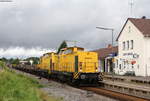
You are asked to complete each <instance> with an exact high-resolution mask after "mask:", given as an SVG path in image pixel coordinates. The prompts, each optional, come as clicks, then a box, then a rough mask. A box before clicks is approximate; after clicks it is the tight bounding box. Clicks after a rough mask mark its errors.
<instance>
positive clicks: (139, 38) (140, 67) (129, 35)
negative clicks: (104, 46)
mask: <svg viewBox="0 0 150 101" xmlns="http://www.w3.org/2000/svg"><path fill="white" fill-rule="evenodd" d="M129 26H130V31H129ZM128 40H129V41H130V40H133V41H134V47H133V49H129V50H128V49H127V48H126V49H125V50H123V42H124V41H125V42H126V46H127V41H128ZM145 42H147V44H145ZM118 45H119V54H118V57H116V59H118V61H119V63H118V66H117V67H116V68H115V72H116V73H117V74H118V73H119V74H121V75H122V74H124V73H126V72H127V71H134V72H135V74H136V75H137V76H146V74H147V75H150V72H149V73H146V71H147V70H149V71H150V53H148V52H150V38H147V40H146V39H145V38H144V36H143V34H142V33H141V32H140V31H139V30H138V29H137V28H136V27H135V26H134V25H133V24H132V22H131V21H129V20H128V22H127V24H126V26H125V27H124V29H123V31H122V34H121V36H120V37H119V39H118ZM130 47H131V42H130ZM147 48H148V49H147ZM146 51H147V52H146ZM128 53H132V54H137V55H139V57H138V58H133V55H129V54H128ZM124 61H128V63H126V65H125V68H124ZM131 61H136V63H135V64H134V65H133V66H134V68H132V64H131ZM119 64H121V69H120V68H119ZM146 64H147V68H145V65H146Z"/></svg>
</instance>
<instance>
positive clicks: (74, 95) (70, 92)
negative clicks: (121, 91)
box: [17, 71, 118, 101]
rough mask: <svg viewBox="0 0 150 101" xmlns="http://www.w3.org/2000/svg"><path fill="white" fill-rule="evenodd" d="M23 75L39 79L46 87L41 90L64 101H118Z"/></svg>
mask: <svg viewBox="0 0 150 101" xmlns="http://www.w3.org/2000/svg"><path fill="white" fill-rule="evenodd" d="M17 72H20V71H17ZM21 73H22V72H21ZM23 74H24V75H27V76H30V77H33V78H35V79H37V80H38V81H39V83H40V84H42V85H44V87H43V88H41V90H42V91H44V92H46V93H47V94H48V95H49V96H54V97H56V98H59V99H62V100H63V101H118V100H116V99H112V98H109V97H105V96H102V95H98V94H95V93H93V92H90V91H85V90H81V89H77V88H74V87H71V86H68V85H66V84H61V83H58V82H55V81H51V80H50V81H49V80H47V79H45V78H39V77H36V76H34V75H31V74H27V73H23Z"/></svg>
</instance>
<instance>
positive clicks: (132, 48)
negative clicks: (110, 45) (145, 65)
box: [131, 40, 134, 49]
mask: <svg viewBox="0 0 150 101" xmlns="http://www.w3.org/2000/svg"><path fill="white" fill-rule="evenodd" d="M133 44H134V43H133V40H131V49H133Z"/></svg>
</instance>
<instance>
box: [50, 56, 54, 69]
mask: <svg viewBox="0 0 150 101" xmlns="http://www.w3.org/2000/svg"><path fill="white" fill-rule="evenodd" d="M52 66H53V65H52V59H50V71H52Z"/></svg>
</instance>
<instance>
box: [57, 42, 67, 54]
mask: <svg viewBox="0 0 150 101" xmlns="http://www.w3.org/2000/svg"><path fill="white" fill-rule="evenodd" d="M66 47H67V43H66V41H63V42H62V43H61V44H60V46H59V48H58V51H57V54H58V53H59V52H60V50H61V49H62V48H66Z"/></svg>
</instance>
